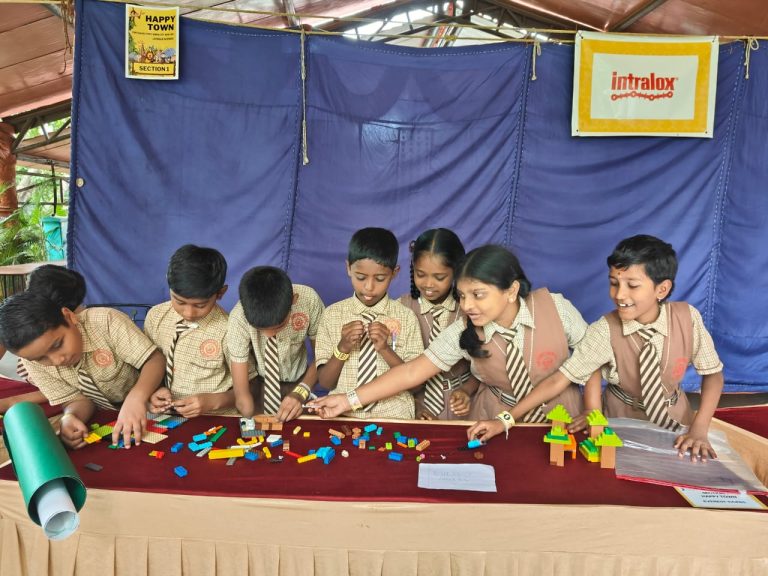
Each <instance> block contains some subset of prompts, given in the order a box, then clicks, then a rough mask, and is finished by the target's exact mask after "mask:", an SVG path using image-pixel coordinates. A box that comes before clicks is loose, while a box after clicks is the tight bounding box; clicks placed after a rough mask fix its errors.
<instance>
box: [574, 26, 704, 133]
mask: <svg viewBox="0 0 768 576" xmlns="http://www.w3.org/2000/svg"><path fill="white" fill-rule="evenodd" d="M717 48H718V41H717V37H716V36H687V37H679V38H666V37H664V38H659V37H648V36H629V35H618V34H600V33H596V32H579V33H578V34H577V35H576V50H575V62H574V73H573V114H572V120H571V134H572V135H573V136H619V135H621V136H626V135H634V136H698V137H703V138H711V137H712V135H713V124H714V117H715V88H716V85H717V82H716V81H717V56H718V50H717Z"/></svg>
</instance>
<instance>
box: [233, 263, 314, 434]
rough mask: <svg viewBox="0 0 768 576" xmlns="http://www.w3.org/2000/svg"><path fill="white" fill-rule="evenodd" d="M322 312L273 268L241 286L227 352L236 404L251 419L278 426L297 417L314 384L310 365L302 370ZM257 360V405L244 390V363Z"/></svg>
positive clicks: (252, 274) (256, 272)
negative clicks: (259, 416) (265, 418)
mask: <svg viewBox="0 0 768 576" xmlns="http://www.w3.org/2000/svg"><path fill="white" fill-rule="evenodd" d="M324 308H325V306H324V305H323V301H322V300H321V299H320V296H319V295H318V294H317V292H315V291H314V290H313V289H312V288H310V287H309V286H303V285H301V284H293V283H292V282H291V279H290V278H289V277H288V275H287V274H286V273H285V272H284V271H283V270H280V269H279V268H275V267H273V266H257V267H256V268H251V269H250V270H248V271H247V272H246V273H245V274H244V275H243V277H242V279H241V280H240V300H239V301H238V303H237V304H236V305H235V307H234V308H233V309H232V312H231V313H230V315H229V327H228V332H227V348H228V349H229V354H230V362H231V370H232V379H233V382H234V389H235V403H236V406H237V410H238V412H240V414H242V415H243V416H245V417H247V418H250V417H251V416H253V414H254V413H255V412H257V411H258V412H262V411H263V412H264V413H266V414H270V415H275V416H277V419H278V420H279V421H280V422H285V421H287V420H292V419H293V418H296V417H298V416H299V415H300V414H301V412H302V410H303V407H304V402H306V400H307V399H308V398H309V395H310V394H311V392H312V387H313V386H314V385H315V383H316V382H317V369H316V367H315V363H314V362H312V363H311V364H310V365H307V358H308V354H307V346H306V340H307V338H309V342H310V346H311V347H312V348H313V349H314V347H315V336H316V334H317V327H318V325H319V323H320V318H321V316H322V315H323V310H324ZM252 353H253V354H254V355H255V357H256V366H257V369H258V376H259V377H258V379H257V381H256V382H255V384H257V385H259V389H258V390H257V391H256V395H257V397H258V398H257V402H254V395H253V394H252V392H251V390H250V388H249V373H248V359H249V358H250V357H251V354H252Z"/></svg>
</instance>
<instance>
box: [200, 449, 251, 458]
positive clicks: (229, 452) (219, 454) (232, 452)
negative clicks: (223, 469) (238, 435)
mask: <svg viewBox="0 0 768 576" xmlns="http://www.w3.org/2000/svg"><path fill="white" fill-rule="evenodd" d="M243 456H245V450H243V449H242V448H234V449H226V450H211V451H210V452H208V459H209V460H220V459H222V458H227V459H229V458H233V457H234V458H242V457H243Z"/></svg>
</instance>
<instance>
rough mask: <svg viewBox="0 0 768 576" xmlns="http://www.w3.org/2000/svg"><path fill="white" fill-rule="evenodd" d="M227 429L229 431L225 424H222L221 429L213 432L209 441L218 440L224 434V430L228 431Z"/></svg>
mask: <svg viewBox="0 0 768 576" xmlns="http://www.w3.org/2000/svg"><path fill="white" fill-rule="evenodd" d="M226 431H227V429H226V428H225V427H224V426H222V427H221V428H220V429H219V430H217V431H216V433H215V434H213V436H211V437H210V438H208V441H209V442H216V440H218V439H219V438H221V436H222V434H224V432H226Z"/></svg>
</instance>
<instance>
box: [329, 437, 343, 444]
mask: <svg viewBox="0 0 768 576" xmlns="http://www.w3.org/2000/svg"><path fill="white" fill-rule="evenodd" d="M331 444H334V445H336V446H340V445H341V439H340V438H339V437H338V436H331Z"/></svg>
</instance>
